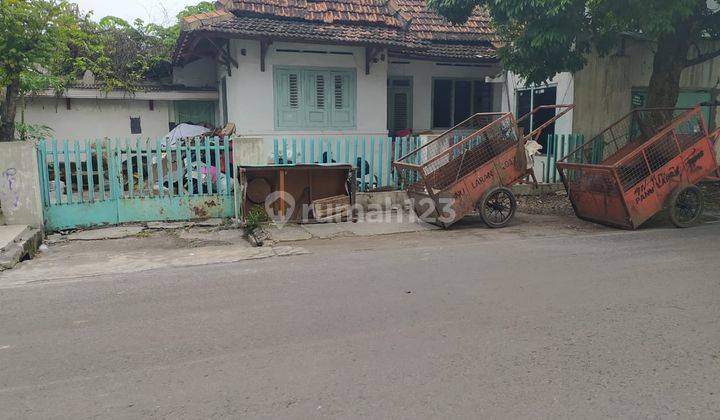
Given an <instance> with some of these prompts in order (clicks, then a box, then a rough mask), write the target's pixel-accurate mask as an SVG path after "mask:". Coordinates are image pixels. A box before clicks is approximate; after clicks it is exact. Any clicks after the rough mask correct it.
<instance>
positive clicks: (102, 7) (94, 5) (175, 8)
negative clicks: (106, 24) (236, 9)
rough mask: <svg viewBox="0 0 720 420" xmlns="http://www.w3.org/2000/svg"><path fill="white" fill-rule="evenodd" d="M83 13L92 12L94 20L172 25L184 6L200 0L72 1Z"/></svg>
mask: <svg viewBox="0 0 720 420" xmlns="http://www.w3.org/2000/svg"><path fill="white" fill-rule="evenodd" d="M73 2H74V3H77V4H78V5H80V10H82V11H84V12H89V11H91V10H92V11H94V12H95V13H94V19H95V20H99V19H101V18H103V17H105V16H108V15H112V16H117V17H120V18H123V19H125V20H128V21H132V20H135V19H137V18H140V19H142V20H144V21H146V22H154V23H159V24H172V23H174V22H175V15H177V14H178V12H180V11H181V10H182V9H184V8H185V6H187V5H190V4H197V3H199V2H200V0H73Z"/></svg>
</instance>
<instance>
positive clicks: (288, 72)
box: [274, 66, 356, 130]
mask: <svg viewBox="0 0 720 420" xmlns="http://www.w3.org/2000/svg"><path fill="white" fill-rule="evenodd" d="M355 74H356V73H355V70H335V69H318V68H303V67H279V66H278V67H275V68H274V79H275V92H274V96H275V126H276V128H277V129H279V130H283V129H293V130H296V129H300V130H302V129H325V128H338V129H349V128H354V127H355V92H356V77H355ZM328 89H331V92H328Z"/></svg>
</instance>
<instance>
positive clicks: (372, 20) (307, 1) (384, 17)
mask: <svg viewBox="0 0 720 420" xmlns="http://www.w3.org/2000/svg"><path fill="white" fill-rule="evenodd" d="M218 3H219V4H220V5H221V6H222V7H223V8H224V9H225V10H227V11H230V12H233V13H236V14H238V15H240V14H257V15H265V16H268V15H269V16H274V17H280V18H290V19H302V20H306V21H311V22H324V23H335V22H351V23H361V24H381V25H386V26H394V27H402V26H403V23H402V22H401V21H400V20H399V19H398V17H397V16H396V12H395V11H394V10H391V9H390V8H389V7H387V2H386V1H382V0H332V1H323V0H220V1H219V2H218Z"/></svg>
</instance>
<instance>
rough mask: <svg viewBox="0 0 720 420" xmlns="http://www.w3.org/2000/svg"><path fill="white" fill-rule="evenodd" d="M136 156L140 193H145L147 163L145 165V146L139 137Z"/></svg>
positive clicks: (136, 141) (136, 142)
mask: <svg viewBox="0 0 720 420" xmlns="http://www.w3.org/2000/svg"><path fill="white" fill-rule="evenodd" d="M135 158H136V159H137V161H136V162H135V166H136V167H137V174H138V193H139V194H140V195H143V191H144V190H145V173H144V172H145V170H144V167H145V165H143V148H142V147H141V142H140V138H139V137H138V138H137V139H136V140H135Z"/></svg>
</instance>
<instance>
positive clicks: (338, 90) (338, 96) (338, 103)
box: [335, 74, 343, 109]
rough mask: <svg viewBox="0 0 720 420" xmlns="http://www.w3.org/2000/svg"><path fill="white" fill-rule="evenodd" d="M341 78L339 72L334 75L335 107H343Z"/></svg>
mask: <svg viewBox="0 0 720 420" xmlns="http://www.w3.org/2000/svg"><path fill="white" fill-rule="evenodd" d="M342 88H343V80H342V76H340V75H339V74H336V75H335V109H342V107H343V89H342Z"/></svg>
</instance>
